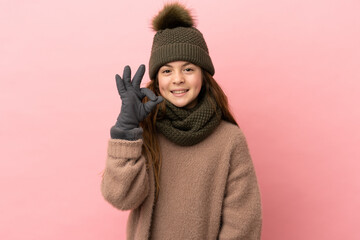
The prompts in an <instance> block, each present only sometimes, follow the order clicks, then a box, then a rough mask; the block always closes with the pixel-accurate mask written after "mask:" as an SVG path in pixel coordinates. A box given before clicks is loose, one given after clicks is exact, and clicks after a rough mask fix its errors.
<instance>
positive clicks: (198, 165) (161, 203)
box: [101, 121, 262, 240]
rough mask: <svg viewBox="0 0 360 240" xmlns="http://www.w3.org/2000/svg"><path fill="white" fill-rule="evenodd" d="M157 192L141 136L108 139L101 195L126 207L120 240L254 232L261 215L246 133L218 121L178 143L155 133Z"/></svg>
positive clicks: (248, 239)
mask: <svg viewBox="0 0 360 240" xmlns="http://www.w3.org/2000/svg"><path fill="white" fill-rule="evenodd" d="M159 141H160V146H161V154H162V157H163V160H162V168H161V173H160V192H159V198H158V201H157V202H156V203H154V195H155V194H154V192H155V181H154V177H153V170H152V168H150V169H147V168H146V160H145V158H144V157H143V156H142V155H141V146H142V140H137V141H127V140H119V139H111V140H110V141H109V147H108V158H107V162H106V170H105V173H104V177H103V180H102V187H101V190H102V194H103V196H104V198H105V199H106V200H107V201H108V202H110V203H111V204H112V205H113V206H114V207H116V208H118V209H121V210H131V213H130V215H129V219H128V223H127V239H136V240H143V239H155V240H162V239H171V240H176V239H181V240H184V239H246V240H252V239H260V233H261V224H262V215H261V200H260V193H259V188H258V184H257V180H256V175H255V171H254V167H253V163H252V160H251V157H250V155H249V151H248V146H247V143H246V139H245V137H244V135H243V133H242V131H241V130H240V129H239V128H238V127H237V126H235V125H233V124H231V123H228V122H225V121H222V122H221V124H220V125H219V126H218V127H217V128H216V129H215V131H214V132H213V133H212V134H211V135H210V136H209V137H207V138H206V139H205V140H203V141H202V142H200V143H198V144H196V145H193V146H190V147H182V146H179V145H176V144H174V143H172V142H170V141H169V140H167V139H166V138H165V137H164V136H163V135H159Z"/></svg>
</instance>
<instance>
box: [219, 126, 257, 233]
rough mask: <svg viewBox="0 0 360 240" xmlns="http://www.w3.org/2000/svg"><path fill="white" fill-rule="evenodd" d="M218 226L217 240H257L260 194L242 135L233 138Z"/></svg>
mask: <svg viewBox="0 0 360 240" xmlns="http://www.w3.org/2000/svg"><path fill="white" fill-rule="evenodd" d="M221 222H222V225H221V229H220V233H219V239H221V240H225V239H226V240H229V239H246V240H258V239H260V236H261V227H262V213H261V199H260V192H259V187H258V183H257V179H256V175H255V170H254V166H253V163H252V160H251V157H250V154H249V150H248V146H247V143H246V139H245V136H244V135H243V134H242V133H241V134H240V135H238V136H237V139H236V140H235V141H234V144H233V146H232V150H231V153H230V167H229V173H228V179H227V185H226V190H225V197H224V202H223V210H222V219H221Z"/></svg>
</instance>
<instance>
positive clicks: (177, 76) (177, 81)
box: [173, 71, 185, 84]
mask: <svg viewBox="0 0 360 240" xmlns="http://www.w3.org/2000/svg"><path fill="white" fill-rule="evenodd" d="M184 82H185V79H184V76H183V74H182V72H181V71H176V73H175V74H174V75H173V84H181V83H184Z"/></svg>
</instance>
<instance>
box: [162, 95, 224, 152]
mask: <svg viewBox="0 0 360 240" xmlns="http://www.w3.org/2000/svg"><path fill="white" fill-rule="evenodd" d="M214 106H216V107H215V108H214ZM160 115H162V117H161V118H159V119H157V121H156V127H157V129H158V130H159V131H160V132H161V133H162V134H163V135H164V136H165V137H166V138H168V139H169V140H170V141H172V142H174V143H176V144H178V145H181V146H191V145H194V144H197V143H199V142H201V141H202V140H203V139H205V138H206V137H207V136H209V135H210V134H211V133H212V132H213V130H214V129H215V128H216V127H217V126H218V125H219V124H220V121H221V110H220V108H219V107H218V106H217V105H216V102H215V100H213V99H211V98H210V97H203V98H202V99H200V102H199V103H198V104H197V105H196V106H195V107H194V108H192V109H186V108H178V107H176V106H174V105H173V104H172V103H170V102H169V101H166V109H165V112H164V113H160Z"/></svg>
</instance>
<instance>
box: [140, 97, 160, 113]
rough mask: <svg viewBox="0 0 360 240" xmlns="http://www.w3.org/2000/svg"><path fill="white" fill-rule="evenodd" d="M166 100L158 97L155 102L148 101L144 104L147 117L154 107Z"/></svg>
mask: <svg viewBox="0 0 360 240" xmlns="http://www.w3.org/2000/svg"><path fill="white" fill-rule="evenodd" d="M163 100H164V98H163V97H162V96H157V99H156V100H155V101H152V100H150V101H147V102H146V103H144V109H145V112H146V115H147V114H149V113H150V112H151V111H152V110H153V109H154V107H155V106H156V105H157V104H159V103H161V102H162V101H163Z"/></svg>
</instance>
